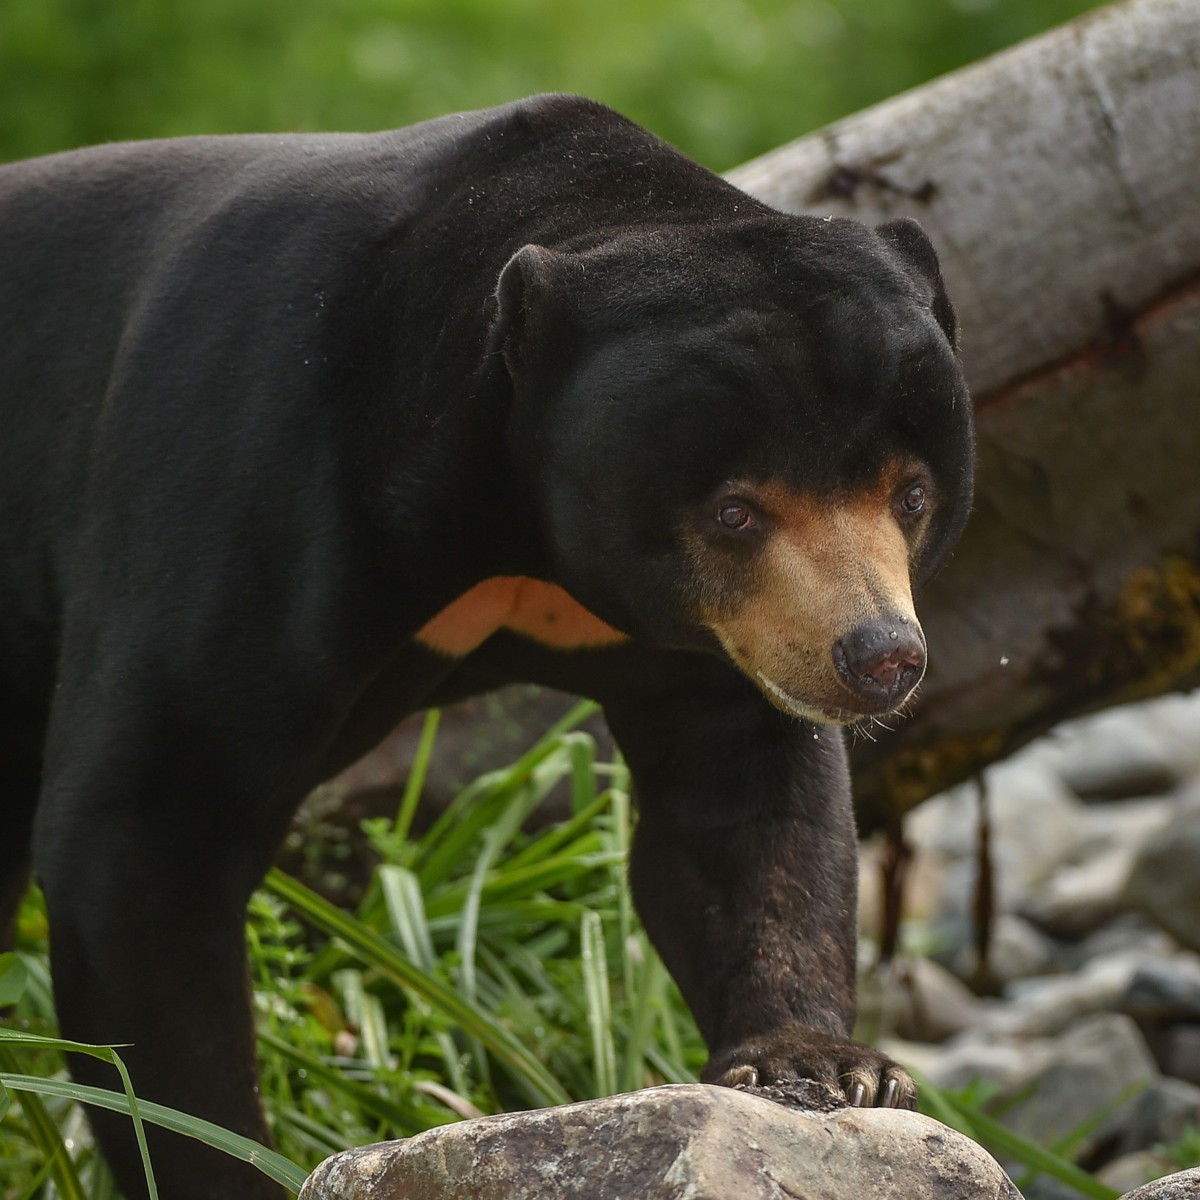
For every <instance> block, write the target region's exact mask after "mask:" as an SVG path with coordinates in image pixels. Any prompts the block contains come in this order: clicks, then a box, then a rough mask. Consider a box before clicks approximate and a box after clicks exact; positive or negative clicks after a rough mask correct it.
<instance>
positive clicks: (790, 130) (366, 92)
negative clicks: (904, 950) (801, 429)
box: [0, 0, 1097, 170]
mask: <svg viewBox="0 0 1200 1200" xmlns="http://www.w3.org/2000/svg"><path fill="white" fill-rule="evenodd" d="M1096 6H1097V0H704V2H699V0H690V2H680V0H607V2H606V0H0V160H7V159H13V158H21V157H25V156H27V155H32V154H41V153H46V152H48V151H52V150H60V149H65V148H68V147H71V146H77V145H81V144H84V143H87V142H97V141H106V140H113V139H121V138H137V137H155V136H164V135H175V134H186V133H202V132H203V133H223V132H235V131H246V130H288V129H295V130H303V129H371V128H383V127H391V126H396V125H404V124H407V123H409V122H411V121H417V120H420V119H422V118H424V117H429V116H434V115H437V114H439V113H443V112H452V111H455V110H460V109H466V108H476V107H481V106H484V105H488V104H496V103H499V102H501V101H504V100H509V99H513V98H515V97H518V96H522V95H527V94H529V93H532V92H537V91H550V90H554V91H578V92H583V93H586V94H588V95H591V96H594V97H595V98H597V99H599V100H603V101H605V102H607V103H609V104H611V105H613V106H614V107H616V108H618V109H621V110H622V111H624V112H626V113H628V114H629V115H630V116H632V117H634V118H635V119H637V120H639V121H641V122H642V123H643V124H646V125H648V126H650V127H651V128H652V129H654V130H655V131H656V132H658V133H660V134H662V135H663V136H664V137H666V138H668V139H669V140H670V141H672V142H674V143H675V144H676V145H678V146H680V147H681V148H683V149H684V150H686V151H687V152H688V153H690V154H692V155H693V156H695V157H696V158H698V159H699V160H700V161H702V162H704V163H706V164H707V165H709V166H711V167H714V168H716V169H718V170H721V169H725V168H728V167H731V166H733V165H735V164H737V163H739V162H741V161H744V160H745V159H747V158H750V157H752V156H753V155H755V154H759V153H761V152H763V151H764V150H768V149H770V148H771V147H773V146H776V145H778V144H779V143H781V142H784V141H787V140H789V139H791V138H794V137H797V136H799V135H800V134H802V133H805V132H807V131H809V130H811V129H814V128H816V127H818V126H820V125H823V124H825V123H826V122H828V121H831V120H833V119H835V118H837V117H839V116H842V115H844V114H846V113H849V112H853V111H854V110H856V109H859V108H862V107H864V106H866V105H868V104H871V103H872V102H874V101H876V100H881V99H884V98H885V97H887V96H890V95H892V94H894V93H896V92H899V91H902V90H903V89H905V88H908V87H912V86H913V85H915V84H918V83H921V82H922V81H924V80H926V79H929V78H931V77H933V76H935V75H939V74H942V73H943V72H945V71H948V70H951V69H953V68H954V67H957V66H961V65H962V64H964V63H967V62H970V61H972V60H974V59H977V58H981V57H983V56H984V55H986V54H989V53H991V52H992V51H995V50H998V49H1001V48H1003V47H1004V46H1007V45H1010V44H1012V43H1013V42H1016V41H1019V40H1020V39H1021V38H1024V37H1027V36H1028V35H1030V34H1033V33H1037V32H1039V31H1040V30H1043V29H1046V28H1048V27H1050V26H1051V25H1055V24H1057V23H1059V22H1060V21H1063V20H1066V19H1068V18H1070V17H1073V16H1076V15H1077V14H1079V13H1081V12H1083V11H1085V10H1087V9H1089V8H1094V7H1096Z"/></svg>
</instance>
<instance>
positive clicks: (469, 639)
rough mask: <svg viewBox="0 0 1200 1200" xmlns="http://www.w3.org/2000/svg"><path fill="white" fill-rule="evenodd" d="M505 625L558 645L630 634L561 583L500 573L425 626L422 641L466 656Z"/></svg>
mask: <svg viewBox="0 0 1200 1200" xmlns="http://www.w3.org/2000/svg"><path fill="white" fill-rule="evenodd" d="M501 629H508V630H510V631H511V632H513V633H517V634H520V635H521V637H526V638H530V639H531V640H532V641H535V642H541V644H542V645H543V646H551V647H553V648H554V649H555V650H575V649H582V648H589V647H596V646H610V645H613V644H614V643H616V642H624V641H627V640H628V638H627V637H626V635H625V634H623V633H622V632H621V631H620V630H618V629H614V628H613V627H612V626H611V625H608V624H606V623H605V622H604V621H602V620H600V618H599V617H598V616H596V614H595V613H592V612H589V611H588V610H587V609H586V608H584V607H583V605H582V604H580V603H579V601H578V600H576V599H574V597H572V596H571V595H570V594H569V593H567V592H565V591H564V590H563V589H562V588H560V587H559V586H558V585H557V584H553V583H543V582H541V580H538V579H526V578H524V577H522V576H518V575H499V576H496V577H495V578H492V579H485V580H484V581H483V582H482V583H477V584H476V585H475V586H474V587H473V588H471V590H470V591H469V592H464V593H463V595H461V596H459V598H458V599H457V600H455V601H454V602H453V603H452V604H449V605H447V606H446V607H445V608H443V609H442V611H441V612H440V613H438V614H437V616H436V617H434V618H433V619H432V620H430V621H427V622H426V623H425V624H424V625H423V626H422V627H421V628H420V630H419V631H418V632H417V641H418V642H420V643H421V644H422V645H424V646H427V647H428V648H429V649H430V650H436V651H437V652H438V653H439V654H445V655H448V656H449V657H451V658H463V657H465V656H466V655H468V654H470V653H471V651H472V650H475V649H477V648H478V647H479V646H482V645H483V643H484V642H486V641H487V640H488V638H490V637H491V636H492V634H493V633H498V632H499V631H500V630H501Z"/></svg>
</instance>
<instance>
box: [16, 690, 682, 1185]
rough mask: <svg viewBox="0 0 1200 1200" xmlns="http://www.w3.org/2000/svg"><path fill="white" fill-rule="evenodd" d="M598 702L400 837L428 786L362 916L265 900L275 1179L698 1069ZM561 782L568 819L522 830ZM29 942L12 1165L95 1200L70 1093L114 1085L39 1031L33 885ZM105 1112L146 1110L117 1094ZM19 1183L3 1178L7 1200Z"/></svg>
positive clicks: (265, 1060) (264, 1033)
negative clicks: (639, 906)
mask: <svg viewBox="0 0 1200 1200" xmlns="http://www.w3.org/2000/svg"><path fill="white" fill-rule="evenodd" d="M593 710H594V706H593V705H588V704H585V705H580V706H578V707H577V708H576V709H575V711H574V712H573V713H572V714H569V715H568V717H567V718H565V719H564V720H563V721H562V722H560V723H559V724H558V725H557V726H555V727H554V728H553V729H552V730H550V731H549V732H548V733H547V734H546V736H545V737H544V738H543V739H542V740H541V741H540V742H539V743H538V744H537V745H536V746H534V747H533V748H532V749H531V750H530V751H529V752H528V753H527V754H525V755H524V756H523V757H522V758H520V759H519V760H518V761H517V762H516V763H514V764H513V765H512V766H511V767H509V768H508V769H506V770H502V771H495V772H492V773H490V774H488V775H485V776H484V777H482V778H481V779H479V780H477V781H476V782H475V783H474V784H472V785H471V786H470V787H468V788H467V789H466V790H465V791H464V792H463V794H462V795H460V796H459V797H458V798H457V800H456V801H455V802H454V804H453V805H452V806H451V807H450V809H449V810H448V811H447V812H446V813H445V814H444V815H443V816H442V817H441V818H440V819H438V820H437V821H435V822H434V824H433V826H432V827H431V828H430V829H429V830H428V832H427V833H425V834H424V835H423V836H422V837H420V838H419V839H415V840H414V839H408V838H405V837H403V836H400V829H401V828H407V827H408V823H409V821H410V819H411V813H412V804H413V795H412V794H411V793H410V794H408V795H407V796H406V798H405V799H404V800H403V801H402V802H401V806H400V814H399V816H398V820H397V821H395V822H393V821H377V822H372V823H371V824H370V827H369V833H370V837H371V840H372V842H373V845H374V846H375V848H376V850H377V851H378V852H379V854H380V857H381V862H380V865H379V868H378V870H377V872H376V875H375V878H374V881H373V883H372V884H371V886H370V887H369V889H368V891H367V895H366V896H365V898H364V899H363V901H362V903H361V904H360V905H359V907H358V910H357V911H356V912H353V913H350V912H345V911H342V910H339V909H337V908H335V907H334V906H333V905H331V904H330V903H329V902H328V901H326V900H324V899H323V898H322V897H320V896H319V895H317V894H316V893H314V892H313V891H311V890H310V889H309V888H307V887H305V886H303V885H302V884H300V883H299V882H297V881H296V880H294V879H291V878H289V877H288V876H286V875H283V874H281V873H279V872H272V873H271V875H270V876H269V877H268V880H267V884H266V887H265V888H264V890H262V891H261V892H259V893H258V894H257V895H256V896H255V897H254V899H253V901H252V904H251V908H250V920H249V923H248V926H247V938H248V946H249V950H250V960H251V970H252V978H253V983H254V997H255V1005H256V1009H257V1013H258V1025H259V1048H260V1062H261V1068H262V1076H263V1089H262V1090H263V1095H264V1098H265V1104H266V1107H267V1112H268V1115H269V1117H270V1119H271V1123H272V1126H273V1130H274V1134H275V1138H276V1141H277V1143H278V1148H279V1154H277V1155H267V1156H265V1157H264V1156H263V1155H261V1154H260V1155H259V1156H258V1158H257V1161H258V1162H259V1165H260V1166H263V1167H264V1169H266V1168H270V1170H271V1172H272V1173H273V1174H274V1176H275V1178H277V1179H280V1180H281V1181H284V1182H288V1181H291V1182H295V1181H296V1180H297V1179H298V1178H300V1177H301V1172H300V1170H299V1168H298V1167H296V1166H295V1165H294V1164H296V1163H299V1164H303V1165H304V1166H305V1167H311V1166H312V1165H313V1164H315V1162H316V1161H318V1160H319V1159H320V1158H322V1157H324V1156H325V1155H327V1154H330V1153H333V1152H334V1151H336V1150H339V1149H343V1148H345V1147H346V1146H350V1145H356V1144H361V1143H364V1142H369V1141H376V1140H380V1139H382V1138H390V1137H403V1136H406V1135H409V1134H412V1133H416V1132H419V1131H420V1130H422V1129H428V1128H431V1127H433V1126H435V1125H440V1124H444V1123H446V1122H449V1121H454V1120H457V1119H459V1118H460V1117H462V1116H469V1115H474V1114H477V1113H489V1112H501V1111H507V1110H510V1109H515V1108H527V1107H530V1106H534V1105H543V1104H553V1103H562V1102H565V1101H567V1100H574V1099H584V1098H588V1097H593V1096H601V1095H608V1094H611V1093H612V1092H614V1091H618V1090H629V1089H633V1088H637V1087H642V1086H645V1085H646V1084H650V1083H658V1082H663V1081H673V1082H674V1081H686V1080H690V1079H694V1078H695V1074H694V1072H695V1071H696V1070H697V1069H698V1067H699V1065H700V1064H701V1063H702V1062H703V1058H704V1048H703V1045H702V1043H701V1040H700V1038H699V1035H698V1034H697V1032H696V1029H695V1026H694V1024H693V1023H692V1020H691V1017H690V1015H689V1014H688V1012H687V1010H686V1008H685V1006H684V1004H683V1001H682V999H681V998H680V996H679V993H678V991H677V990H676V988H675V986H674V984H673V983H672V982H671V981H670V979H669V977H668V976H667V973H666V971H665V969H664V968H663V967H662V965H661V963H660V961H659V959H658V957H657V955H655V954H654V952H653V951H652V950H651V948H650V946H649V943H648V941H647V939H646V936H645V934H644V933H643V932H642V931H641V929H640V927H639V926H638V924H637V922H636V919H635V917H634V915H633V910H632V905H631V903H630V900H629V894H628V889H627V887H626V884H625V858H626V852H627V849H628V845H629V837H630V821H631V814H630V803H629V796H628V790H627V789H628V780H627V777H626V772H625V769H624V767H623V766H622V765H621V764H620V763H598V762H596V755H595V745H594V743H593V741H592V739H591V738H590V737H588V736H586V735H584V734H581V733H578V732H575V731H573V728H572V727H573V726H574V725H575V724H577V723H578V721H580V720H581V719H582V718H583V717H584V716H586V715H587V714H588V713H589V712H591V711H593ZM436 723H437V718H436V717H435V716H434V717H431V718H430V719H429V721H428V723H427V726H426V730H427V736H426V737H425V738H423V739H422V743H421V751H420V755H421V761H420V762H418V764H417V775H418V777H419V776H420V775H423V773H424V766H425V760H426V759H427V756H428V755H429V753H430V752H431V750H432V744H433V733H434V731H435V730H436ZM559 786H562V787H565V788H567V789H568V790H569V794H570V798H571V807H572V815H571V816H570V817H569V818H568V819H567V820H565V821H563V822H561V823H558V824H554V825H548V826H543V827H541V828H539V829H537V830H535V831H532V832H528V831H526V829H525V823H526V818H528V817H529V815H530V814H531V813H532V812H533V811H534V810H535V809H536V808H537V807H538V805H539V804H540V803H541V801H542V800H543V799H544V798H545V797H546V796H547V794H548V793H549V792H550V791H551V790H553V789H555V788H556V787H559ZM18 941H19V945H20V948H21V950H22V954H21V955H20V956H19V957H18V956H0V999H2V1000H5V1001H12V1000H14V999H16V1000H17V1005H18V1006H17V1010H16V1017H15V1019H14V1020H13V1021H12V1022H11V1024H12V1026H13V1028H14V1029H15V1030H18V1031H19V1033H18V1034H13V1035H10V1036H11V1037H17V1036H19V1038H20V1041H19V1043H18V1044H19V1045H20V1047H21V1049H22V1052H23V1053H24V1054H25V1055H26V1056H27V1057H26V1058H25V1059H24V1060H23V1063H22V1065H23V1067H24V1071H25V1073H24V1074H18V1073H17V1066H16V1064H15V1062H13V1061H11V1060H5V1059H0V1084H6V1085H7V1086H8V1087H9V1089H11V1095H13V1096H16V1098H17V1102H16V1103H13V1104H11V1107H10V1109H9V1111H8V1113H7V1114H4V1113H0V1116H2V1117H3V1120H2V1121H0V1161H4V1162H5V1163H6V1164H7V1163H9V1162H11V1163H13V1164H14V1167H13V1171H14V1179H15V1180H16V1181H17V1184H16V1186H17V1189H18V1190H16V1191H14V1192H12V1193H11V1194H12V1195H14V1196H16V1195H20V1194H25V1193H27V1194H29V1195H31V1196H32V1195H38V1194H40V1193H39V1192H38V1190H37V1189H38V1188H39V1187H40V1186H41V1183H40V1182H39V1180H40V1179H41V1178H42V1177H43V1176H44V1175H45V1174H46V1171H47V1167H46V1164H47V1163H50V1164H51V1165H52V1166H51V1171H50V1177H51V1178H53V1179H54V1180H55V1181H56V1185H57V1186H58V1189H59V1192H60V1193H61V1194H63V1195H76V1196H79V1197H80V1198H81V1200H82V1197H85V1196H89V1197H92V1198H93V1200H95V1198H96V1197H99V1196H101V1195H103V1194H104V1192H103V1190H102V1188H103V1187H104V1186H106V1185H104V1184H102V1183H97V1182H96V1179H98V1178H102V1177H103V1175H104V1172H103V1169H102V1166H101V1165H100V1164H99V1162H98V1160H97V1159H95V1157H94V1155H92V1154H91V1153H90V1150H89V1149H87V1148H86V1147H87V1142H88V1139H87V1135H86V1131H85V1130H84V1129H83V1128H82V1126H81V1125H80V1124H79V1122H78V1119H77V1117H74V1116H73V1115H72V1113H71V1112H70V1111H69V1110H68V1108H67V1107H66V1104H65V1102H66V1100H68V1099H69V1098H70V1097H72V1096H74V1097H77V1098H84V1097H87V1098H89V1099H92V1100H93V1101H95V1100H96V1099H97V1095H96V1093H95V1092H94V1090H89V1089H85V1088H81V1087H79V1086H78V1085H75V1084H73V1083H72V1082H71V1081H70V1080H69V1079H67V1078H66V1076H65V1071H64V1069H63V1065H62V1062H61V1059H60V1058H59V1057H58V1056H57V1055H54V1054H51V1053H49V1052H50V1050H51V1049H53V1048H54V1043H52V1042H51V1041H50V1040H49V1039H47V1038H46V1037H39V1036H38V1035H39V1034H45V1033H47V1032H49V1031H51V1030H52V1028H53V1024H52V1023H53V1011H52V1006H51V1003H50V997H49V991H48V989H47V988H46V987H45V951H46V928H45V918H44V912H43V910H42V907H41V901H40V896H39V894H38V893H37V892H36V890H34V891H32V892H31V893H30V896H29V898H28V900H27V902H26V904H25V906H24V907H23V909H22V914H21V920H20V923H19V934H18ZM3 1033H4V1030H3V1029H2V1028H0V1034H3ZM4 1049H5V1047H3V1046H0V1050H4ZM2 1097H3V1093H0V1104H2V1103H3V1100H2ZM102 1102H103V1103H106V1104H107V1105H109V1106H110V1107H115V1108H117V1109H118V1110H120V1111H128V1100H126V1099H125V1098H123V1097H121V1096H120V1095H118V1094H116V1093H108V1094H106V1096H105V1098H104V1099H103V1101H102ZM43 1104H44V1105H45V1106H46V1107H43ZM123 1105H124V1106H125V1107H122V1106H123ZM141 1112H142V1116H143V1118H144V1119H145V1120H147V1121H157V1122H159V1123H164V1124H167V1125H168V1127H170V1128H185V1129H187V1130H188V1131H189V1132H191V1133H192V1134H193V1136H197V1137H200V1138H201V1139H202V1140H205V1141H208V1142H210V1144H214V1145H221V1146H222V1148H224V1149H227V1150H228V1151H230V1152H231V1153H238V1154H239V1155H241V1156H242V1157H246V1155H247V1154H248V1153H249V1150H248V1148H247V1147H246V1145H245V1144H244V1142H243V1141H242V1140H240V1139H230V1138H229V1137H226V1136H225V1135H223V1134H222V1133H221V1132H220V1131H217V1130H215V1129H214V1128H213V1127H211V1126H206V1125H205V1124H204V1123H203V1122H195V1121H192V1120H190V1119H189V1118H187V1117H186V1116H183V1115H181V1114H171V1113H170V1112H169V1111H167V1110H163V1109H161V1108H160V1107H159V1106H156V1105H152V1104H146V1103H143V1104H142V1105H141ZM68 1127H71V1128H73V1129H74V1136H73V1137H72V1138H71V1139H70V1141H71V1142H73V1143H74V1144H75V1147H76V1149H75V1150H74V1151H73V1152H72V1153H68V1150H67V1146H66V1143H67V1140H68V1139H67V1138H65V1136H64V1135H63V1134H62V1133H61V1130H63V1129H64V1128H68ZM79 1146H83V1147H85V1148H84V1149H83V1150H80V1149H78V1147H79ZM64 1172H65V1175H64ZM63 1178H66V1179H67V1180H68V1181H74V1182H75V1185H76V1186H75V1190H74V1191H71V1190H69V1189H68V1188H67V1187H64V1186H63V1185H62V1183H61V1180H62V1179H63ZM8 1185H9V1180H8V1179H3V1180H0V1196H5V1197H7V1196H8V1195H9V1193H8V1192H7V1191H6V1190H5V1188H6V1187H7V1186H8Z"/></svg>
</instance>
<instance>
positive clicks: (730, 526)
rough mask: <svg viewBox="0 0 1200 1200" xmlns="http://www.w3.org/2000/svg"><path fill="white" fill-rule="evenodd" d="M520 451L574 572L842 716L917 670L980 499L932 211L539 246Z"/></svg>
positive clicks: (771, 685) (881, 701) (826, 716)
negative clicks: (924, 224)
mask: <svg viewBox="0 0 1200 1200" xmlns="http://www.w3.org/2000/svg"><path fill="white" fill-rule="evenodd" d="M494 336H495V338H496V343H495V344H496V345H497V347H498V348H499V349H500V351H501V352H502V353H503V356H504V360H505V363H506V365H507V368H508V372H509V374H510V376H511V378H512V382H513V392H514V401H513V409H512V413H511V417H510V422H509V430H510V444H509V458H510V461H511V462H512V464H513V469H514V474H515V476H516V477H517V478H518V479H519V480H520V481H521V482H522V486H523V488H524V489H525V494H526V496H527V498H528V508H527V513H526V516H527V519H528V520H529V521H530V522H532V523H534V524H535V525H536V526H537V528H536V530H535V531H534V533H535V536H537V537H539V538H540V539H542V541H543V543H544V547H545V552H546V555H547V560H548V561H549V562H550V563H551V564H552V570H553V573H554V577H555V582H557V583H559V584H561V585H562V586H563V587H564V588H566V589H567V590H568V591H569V592H570V593H571V594H572V595H573V596H574V597H575V598H576V599H577V600H578V601H579V602H580V603H582V604H583V605H585V606H586V607H587V608H589V609H591V610H592V611H593V612H595V613H596V614H597V615H599V616H600V617H602V618H603V619H604V620H605V621H607V622H609V623H610V624H612V625H613V626H615V627H616V628H617V629H620V630H623V631H625V632H627V633H628V634H630V635H631V636H633V637H635V638H641V639H645V640H647V641H650V642H652V643H654V644H656V645H659V646H665V647H675V648H687V649H709V650H715V651H717V652H718V653H723V654H725V655H727V656H728V657H729V658H730V659H731V660H732V661H733V662H734V663H735V664H736V665H737V666H738V667H739V668H740V669H741V670H742V671H743V672H744V673H745V674H746V675H747V676H748V677H749V678H750V679H751V680H753V681H754V682H755V684H756V685H757V686H758V687H759V688H760V689H761V690H762V691H763V692H764V693H765V695H766V696H767V697H768V698H769V699H770V700H771V701H772V702H773V703H774V704H776V705H777V706H778V707H780V708H781V709H784V710H785V711H787V712H790V713H793V714H795V715H797V716H801V717H804V718H806V719H810V720H818V721H828V722H839V723H846V722H852V721H855V720H858V719H860V718H863V717H865V716H869V715H874V714H879V713H883V712H887V711H890V710H892V709H894V708H896V707H897V706H898V705H900V704H902V703H903V702H904V700H905V699H907V698H908V696H909V695H911V693H912V691H913V689H914V688H915V687H916V685H917V684H918V683H919V682H920V679H921V676H922V673H923V671H924V668H925V641H924V635H923V634H922V632H921V627H920V625H919V623H918V621H917V617H916V613H915V611H914V607H913V599H912V591H913V587H914V585H915V584H916V583H919V582H920V581H922V580H924V579H925V578H927V577H928V576H929V575H930V574H931V573H932V572H933V571H934V570H935V569H936V568H937V567H938V566H939V565H940V564H941V563H942V562H943V561H944V560H945V558H946V556H947V554H948V553H949V551H950V549H951V547H952V545H953V543H954V541H955V540H956V538H957V537H958V534H959V532H960V531H961V529H962V526H963V523H964V521H965V519H966V515H967V511H968V509H969V506H970V500H971V488H972V459H973V453H972V451H973V427H972V412H971V403H970V399H969V397H968V394H967V389H966V385H965V383H964V380H963V375H962V371H961V369H960V366H959V362H958V359H957V355H956V351H955V336H956V335H955V325H954V316H953V311H952V309H951V307H950V303H949V301H948V299H947V297H946V293H945V289H944V287H943V285H942V280H941V275H940V272H939V270H938V264H937V258H936V256H935V254H934V251H933V248H932V246H931V245H930V243H929V241H928V239H927V238H926V237H925V235H924V233H922V231H921V230H920V228H919V227H918V226H917V225H916V224H915V223H914V222H911V221H896V222H891V223H889V224H887V225H884V226H881V227H880V228H878V229H876V230H870V229H868V228H867V227H865V226H863V225H861V224H859V223H857V222H854V221H847V220H831V221H822V220H819V219H816V218H805V217H787V216H783V215H781V214H774V213H764V211H763V210H761V209H757V208H756V207H755V208H753V209H752V215H750V216H748V217H746V218H744V219H742V220H734V221H733V222H732V223H729V222H726V223H722V224H720V225H717V224H714V225H712V226H711V227H708V228H705V227H698V226H697V225H696V224H695V223H694V222H688V223H683V224H680V225H679V226H666V227H661V226H657V227H653V228H650V227H647V228H632V229H626V230H624V231H622V232H620V233H619V234H618V235H615V236H614V235H609V236H607V237H606V238H605V239H604V240H603V241H600V242H597V243H594V244H583V243H581V244H576V245H568V246H565V247H558V248H556V249H553V250H550V249H547V248H544V247H540V246H526V247H524V248H523V249H521V250H520V251H519V252H518V253H517V254H516V255H515V256H514V257H513V258H512V259H511V260H510V261H509V263H508V265H507V266H506V267H505V269H504V271H503V273H502V275H501V277H500V282H499V287H498V290H497V316H496V324H495V329H494Z"/></svg>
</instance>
